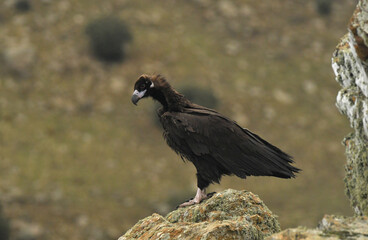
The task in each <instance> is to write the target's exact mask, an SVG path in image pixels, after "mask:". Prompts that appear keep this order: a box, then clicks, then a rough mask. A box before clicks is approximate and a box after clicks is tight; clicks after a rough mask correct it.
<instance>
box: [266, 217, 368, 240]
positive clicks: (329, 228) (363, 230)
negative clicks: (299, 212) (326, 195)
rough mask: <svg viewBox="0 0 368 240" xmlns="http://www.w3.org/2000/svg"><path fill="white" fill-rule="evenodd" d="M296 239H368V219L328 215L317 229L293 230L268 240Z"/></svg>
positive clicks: (280, 233)
mask: <svg viewBox="0 0 368 240" xmlns="http://www.w3.org/2000/svg"><path fill="white" fill-rule="evenodd" d="M294 239H305V240H309V239H310V240H312V239H313V240H318V239H331V240H335V239H336V240H338V239H351V240H353V239H368V218H367V217H338V216H333V215H326V216H325V217H324V218H323V219H322V221H321V222H320V224H319V226H318V228H316V229H306V228H291V229H287V230H284V231H282V232H279V233H276V234H273V235H272V236H270V237H268V238H266V240H294Z"/></svg>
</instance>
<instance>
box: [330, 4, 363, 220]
mask: <svg viewBox="0 0 368 240" xmlns="http://www.w3.org/2000/svg"><path fill="white" fill-rule="evenodd" d="M367 46H368V1H367V0H361V1H360V2H359V3H358V5H357V8H356V10H355V12H354V14H353V17H352V19H351V22H350V26H349V33H348V34H346V35H345V36H344V37H343V38H342V39H341V42H340V43H339V45H338V46H337V48H336V51H335V52H334V54H333V58H332V68H333V69H334V72H335V75H336V80H337V82H339V84H340V85H341V87H342V89H341V90H340V91H339V93H338V95H337V100H336V105H337V108H338V109H339V111H340V112H341V113H342V114H344V115H346V116H347V118H348V119H349V121H350V125H351V127H352V128H353V129H354V131H353V132H352V133H350V134H349V135H348V136H346V137H345V139H344V141H343V144H344V145H345V147H346V155H347V164H346V167H345V170H346V176H345V179H344V181H345V185H346V194H347V196H348V197H349V199H350V202H351V205H352V207H353V209H354V211H355V213H356V214H357V215H358V216H361V215H368V148H367V147H368V141H367V140H368V98H367V97H368V77H367V70H368V47H367Z"/></svg>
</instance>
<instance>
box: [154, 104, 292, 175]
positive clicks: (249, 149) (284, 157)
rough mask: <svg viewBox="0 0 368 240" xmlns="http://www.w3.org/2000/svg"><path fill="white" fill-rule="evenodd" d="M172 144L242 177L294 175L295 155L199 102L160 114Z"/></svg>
mask: <svg viewBox="0 0 368 240" xmlns="http://www.w3.org/2000/svg"><path fill="white" fill-rule="evenodd" d="M161 122H162V124H163V126H164V129H165V131H166V133H165V134H166V135H167V136H166V138H167V141H168V144H169V145H170V147H172V148H173V149H174V150H175V151H176V152H178V153H179V154H180V155H182V156H184V157H185V158H188V159H189V160H191V161H193V159H190V158H193V157H194V158H196V160H197V161H200V159H201V157H204V156H206V157H208V155H210V157H212V159H213V161H216V163H217V164H220V165H221V166H223V167H224V168H225V169H226V170H227V171H229V172H231V173H234V174H235V175H237V176H239V177H243V178H244V177H246V176H251V175H253V176H277V177H283V178H290V177H294V172H298V169H297V168H295V167H293V166H291V165H290V164H289V163H292V162H293V160H292V157H290V156H289V155H288V154H286V153H284V152H282V151H281V150H280V149H278V148H277V147H275V146H273V145H271V144H270V143H268V142H267V141H265V140H263V139H262V138H260V137H259V136H258V135H256V134H254V133H252V132H250V131H249V130H247V129H244V128H242V127H240V126H239V125H238V124H237V123H236V122H234V121H232V120H230V119H228V118H226V117H224V116H223V115H221V114H219V113H217V112H216V111H214V110H212V109H207V108H204V107H201V106H198V105H193V107H192V108H186V109H185V111H184V112H166V113H164V114H163V115H162V116H161Z"/></svg>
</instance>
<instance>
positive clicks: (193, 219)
mask: <svg viewBox="0 0 368 240" xmlns="http://www.w3.org/2000/svg"><path fill="white" fill-rule="evenodd" d="M278 231H280V226H279V223H278V221H277V218H276V216H275V215H273V214H272V212H271V211H270V210H269V209H268V208H267V206H266V205H265V204H264V203H263V202H262V200H261V199H260V198H259V197H258V196H257V195H255V194H253V193H251V192H247V191H236V190H232V189H228V190H225V191H223V192H220V193H217V194H215V195H214V196H212V198H210V199H208V200H205V201H203V202H202V203H200V204H197V205H194V206H190V207H186V208H179V209H177V210H174V211H172V212H170V213H169V214H168V215H167V216H166V217H163V216H161V215H159V214H153V215H151V216H149V217H146V218H144V219H142V220H140V221H139V222H138V223H137V224H136V225H134V226H133V227H132V228H131V229H130V230H128V231H127V232H126V233H125V234H124V235H123V236H122V237H120V238H119V240H127V239H152V240H154V239H201V240H205V239H263V238H264V237H265V236H269V235H271V234H272V233H275V232H278Z"/></svg>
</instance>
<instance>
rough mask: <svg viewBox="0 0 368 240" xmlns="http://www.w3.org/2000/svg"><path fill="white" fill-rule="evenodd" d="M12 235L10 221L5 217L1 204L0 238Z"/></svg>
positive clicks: (3, 238)
mask: <svg viewBox="0 0 368 240" xmlns="http://www.w3.org/2000/svg"><path fill="white" fill-rule="evenodd" d="M9 236H10V227H9V221H8V220H7V219H6V218H5V217H4V214H3V211H2V206H1V205H0V239H1V240H8V239H9Z"/></svg>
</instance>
